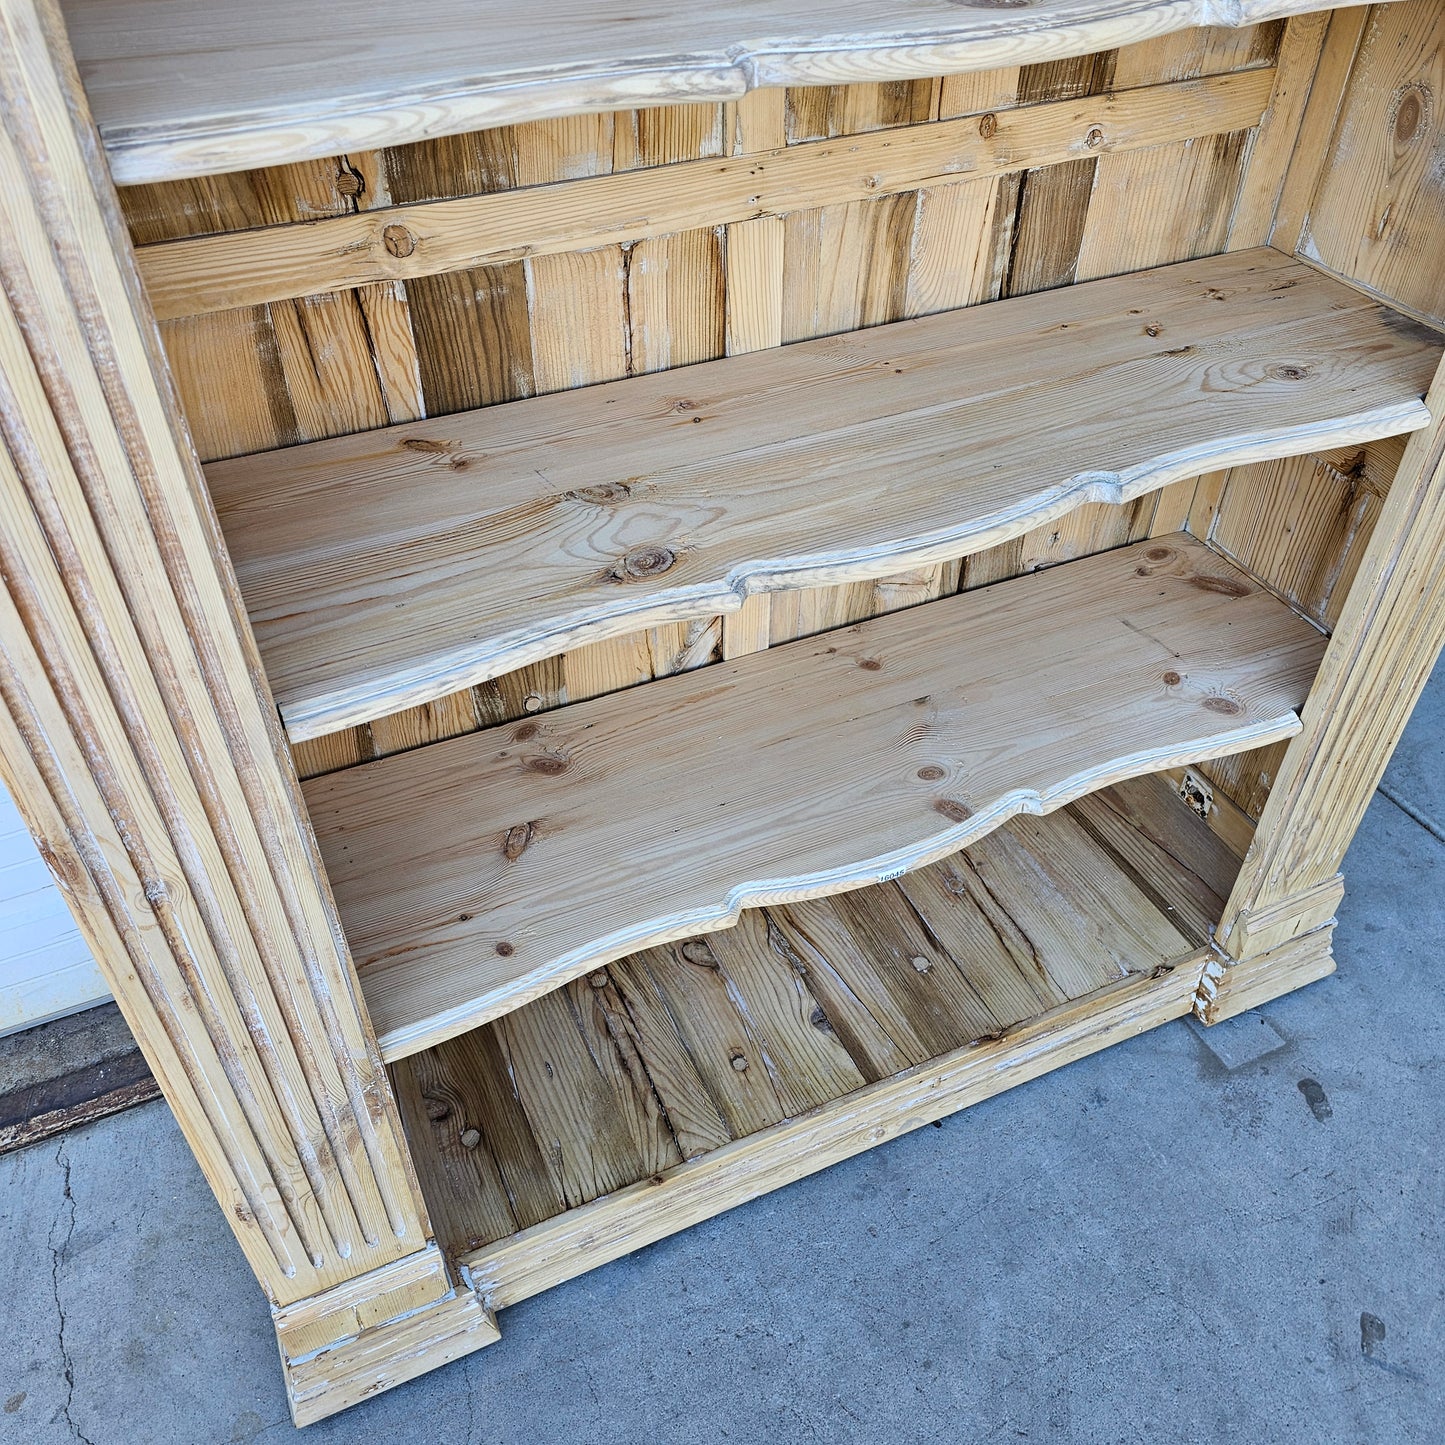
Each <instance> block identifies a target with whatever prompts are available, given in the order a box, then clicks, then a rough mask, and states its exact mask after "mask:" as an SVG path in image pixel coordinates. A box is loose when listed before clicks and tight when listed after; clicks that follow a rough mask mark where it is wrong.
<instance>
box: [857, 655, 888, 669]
mask: <svg viewBox="0 0 1445 1445" xmlns="http://www.w3.org/2000/svg"><path fill="white" fill-rule="evenodd" d="M858 666H859V667H861V668H862V669H863V671H864V672H882V671H883V659H882V658H881V657H860V658H859V659H858Z"/></svg>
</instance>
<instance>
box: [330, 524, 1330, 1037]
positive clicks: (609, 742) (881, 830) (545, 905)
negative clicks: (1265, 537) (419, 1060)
mask: <svg viewBox="0 0 1445 1445" xmlns="http://www.w3.org/2000/svg"><path fill="white" fill-rule="evenodd" d="M1322 645H1323V644H1322V639H1321V638H1320V636H1319V634H1318V633H1317V632H1316V631H1315V630H1314V629H1313V628H1311V627H1310V626H1309V625H1308V624H1306V623H1304V622H1302V621H1301V620H1299V619H1298V618H1296V617H1294V616H1293V614H1291V613H1289V612H1288V610H1287V609H1285V608H1284V607H1283V606H1282V605H1281V604H1280V603H1278V602H1277V601H1275V599H1273V598H1272V597H1270V596H1269V595H1268V594H1267V593H1265V592H1263V591H1262V590H1261V589H1258V588H1256V587H1255V586H1253V585H1252V584H1251V583H1249V582H1248V581H1247V580H1245V579H1244V578H1243V577H1242V575H1241V574H1240V573H1238V572H1237V571H1236V570H1235V569H1234V568H1232V567H1231V566H1230V565H1229V564H1228V563H1226V562H1223V561H1221V560H1220V559H1218V558H1217V557H1215V556H1214V554H1213V553H1211V552H1209V551H1208V550H1207V549H1206V548H1204V547H1202V546H1201V545H1200V544H1199V543H1197V542H1193V541H1191V540H1190V539H1188V538H1185V537H1176V538H1172V539H1168V540H1165V541H1160V542H1153V543H1146V544H1143V545H1141V546H1138V547H1134V548H1130V549H1124V550H1120V551H1116V552H1111V553H1107V554H1104V555H1102V556H1099V557H1095V558H1090V559H1088V560H1086V561H1084V562H1079V563H1075V564H1072V565H1071V566H1069V567H1066V568H1059V569H1054V570H1051V571H1048V572H1045V573H1041V574H1039V575H1037V576H1034V577H1030V578H1027V579H1019V580H1018V581H1016V582H1014V583H1011V584H1007V585H1001V586H999V587H995V588H990V589H988V590H987V591H980V592H975V593H969V594H965V595H963V596H959V597H955V598H950V599H946V600H944V601H941V602H936V603H933V604H930V605H929V606H927V607H922V608H915V609H912V610H910V611H907V612H902V613H896V614H893V615H892V616H890V617H887V618H880V619H875V620H874V621H871V622H869V623H865V624H862V625H860V626H858V627H855V628H851V629H849V630H847V631H845V632H838V633H832V634H825V635H823V636H822V637H819V638H815V639H811V640H809V641H806V642H802V643H798V644H794V645H792V646H789V647H784V648H773V649H771V650H769V651H768V652H766V653H761V654H758V655H755V656H752V657H745V658H742V659H740V660H738V661H736V662H731V663H723V664H720V665H719V666H717V667H715V668H711V669H706V670H704V671H702V672H698V673H692V674H686V675H681V676H677V677H673V678H668V679H664V680H662V681H659V682H656V683H653V684H652V685H651V686H649V687H648V688H647V689H644V690H643V691H642V692H640V693H638V692H632V693H621V694H614V695H613V696H611V697H607V698H599V699H594V700H593V701H591V702H589V703H582V704H578V705H576V706H573V707H570V708H567V709H563V710H559V711H557V712H554V713H548V714H544V715H541V716H539V717H537V718H535V719H531V720H529V721H528V722H526V723H523V724H520V725H518V726H510V727H506V728H502V729H497V730H494V731H492V732H488V733H481V734H476V735H473V736H472V737H470V738H461V739H455V740H453V741H452V742H450V743H445V744H439V745H437V746H435V747H432V748H427V749H424V750H421V751H418V752H415V753H408V754H403V755H400V756H398V757H394V758H388V759H384V760H381V761H380V762H377V763H372V764H367V765H364V766H363V767H360V768H356V769H352V770H350V771H348V772H345V773H338V774H332V775H330V776H328V777H325V778H320V779H316V780H313V781H312V782H311V783H309V784H308V785H307V800H308V802H309V804H310V808H311V813H312V818H313V820H314V821H315V824H316V826H317V828H318V831H319V833H320V836H321V840H322V849H323V852H324V854H325V856H326V860H327V869H328V873H329V876H330V879H331V882H332V886H333V887H334V889H335V890H336V895H337V899H338V902H339V904H340V907H341V911H342V916H343V919H344V920H345V924H346V928H347V933H348V937H349V938H350V940H351V944H352V947H353V949H354V951H355V954H356V957H357V960H358V967H359V971H360V976H361V981H362V987H363V990H364V991H365V993H366V996H367V1000H368V1003H369V1004H370V1007H371V1009H372V1013H373V1017H374V1018H375V1020H376V1022H377V1027H378V1030H379V1032H380V1034H381V1035H382V1047H383V1051H384V1052H385V1053H387V1055H388V1056H389V1057H391V1058H396V1057H400V1056H402V1055H404V1054H406V1053H411V1052H415V1051H416V1050H417V1049H418V1048H422V1047H425V1046H426V1045H427V1044H429V1043H434V1042H436V1041H437V1040H439V1039H442V1038H446V1037H449V1036H451V1035H453V1034H456V1033H459V1032H461V1031H463V1030H464V1029H466V1028H470V1027H473V1026H474V1025H475V1024H477V1023H479V1022H482V1021H483V1020H485V1019H487V1018H490V1017H495V1016H497V1015H499V1014H502V1013H505V1012H507V1011H508V1010H509V1009H513V1008H516V1007H517V1006H518V1005H520V1004H522V1003H524V1002H526V1001H527V1000H528V999H530V998H535V997H537V996H538V995H540V994H542V993H544V992H546V991H547V990H548V989H551V988H554V987H556V986H557V985H558V984H560V983H562V982H564V981H565V980H566V979H568V978H574V977H576V976H577V975H579V974H581V973H583V972H585V971H586V970H588V969H589V968H595V967H597V966H598V965H600V964H602V963H605V962H606V961H607V960H609V959H613V958H618V957H620V956H622V955H623V954H625V953H627V952H629V951H631V950H632V949H636V948H639V947H645V946H648V945H652V944H656V943H659V942H661V941H663V940H665V939H668V938H676V937H679V936H683V935H686V934H690V933H695V932H697V931H699V930H705V929H709V928H719V927H724V926H726V925H728V924H729V923H732V922H733V921H735V920H736V919H737V917H738V913H739V911H740V910H741V909H742V908H743V907H746V906H752V905H755V904H760V903H765V902H767V901H770V900H782V899H792V898H802V897H807V896H817V895H822V894H827V893H831V892H837V891H841V890H844V889H847V888H852V887H858V886H861V885H863V884H865V883H868V882H871V881H874V880H876V879H878V878H880V877H889V876H896V875H898V874H899V873H901V872H904V871H907V870H908V869H910V868H915V867H918V866H920V865H922V864H923V863H926V862H928V861H930V860H932V859H935V858H939V857H942V856H944V855H945V854H947V853H950V852H953V851H955V850H956V849H957V848H959V847H962V846H964V845H965V844H966V843H967V842H969V841H970V840H973V839H976V838H979V837H982V836H983V835H984V834H985V833H986V832H988V831H989V830H990V829H991V828H993V827H996V826H997V825H998V824H999V823H1001V822H1003V821H1004V820H1005V819H1007V818H1008V817H1011V816H1012V815H1014V814H1015V813H1018V812H1020V811H1028V812H1044V811H1048V810H1049V809H1051V808H1055V807H1058V806H1060V805H1061V804H1062V803H1064V802H1067V801H1068V800H1069V799H1071V798H1074V797H1078V796H1079V795H1081V794H1082V793H1085V792H1087V791H1089V790H1090V789H1092V788H1097V787H1100V786H1103V785H1104V784H1106V783H1109V782H1112V781H1116V780H1117V779H1119V778H1123V777H1128V776H1132V775H1134V774H1137V773H1143V772H1148V771H1151V770H1152V769H1155V768H1162V767H1166V766H1170V765H1171V764H1174V763H1177V762H1180V761H1183V760H1185V759H1189V758H1193V757H1200V756H1209V755H1215V754H1221V753H1227V752H1231V751H1235V750H1237V749H1238V748H1241V747H1247V746H1251V745H1253V744H1256V743H1258V742H1260V741H1263V740H1266V739H1270V738H1278V737H1284V736H1289V735H1290V734H1291V733H1293V732H1294V730H1295V729H1296V727H1297V726H1298V723H1297V720H1296V719H1295V717H1294V714H1293V711H1292V710H1293V708H1294V707H1296V706H1297V705H1298V702H1299V701H1300V700H1301V699H1302V697H1303V695H1304V692H1305V691H1306V689H1307V687H1308V684H1309V680H1310V678H1311V677H1312V676H1313V674H1314V668H1315V666H1316V664H1317V661H1318V658H1319V654H1320V651H1321V649H1322ZM1106 680H1107V681H1106ZM1021 718H1026V719H1028V723H1027V725H1026V726H1021V725H1020V721H1019V720H1020V719H1021ZM802 720H806V725H805V726H804V725H803V722H802ZM843 759H846V760H847V763H846V768H845V770H844V771H842V772H841V773H840V770H839V765H840V760H843ZM784 799H786V800H787V801H786V805H785V806H783V805H782V800H784ZM599 858H605V859H607V860H608V862H609V866H608V868H607V869H606V870H598V869H597V868H596V866H595V864H596V860H597V859H599ZM620 880H626V882H625V886H619V881H620ZM559 900H565V907H559Z"/></svg>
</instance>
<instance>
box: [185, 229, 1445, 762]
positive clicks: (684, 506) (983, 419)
mask: <svg viewBox="0 0 1445 1445" xmlns="http://www.w3.org/2000/svg"><path fill="white" fill-rule="evenodd" d="M1441 346H1442V341H1441V338H1440V337H1439V336H1437V335H1436V334H1434V333H1431V332H1427V331H1426V330H1425V329H1424V328H1422V327H1419V326H1416V325H1415V324H1414V323H1411V322H1408V321H1405V320H1404V319H1403V318H1401V317H1399V316H1398V315H1396V314H1395V313H1393V312H1391V311H1389V310H1388V309H1387V308H1385V307H1382V306H1380V305H1379V304H1378V303H1376V302H1373V301H1370V300H1369V299H1367V298H1365V297H1363V296H1362V295H1360V293H1358V292H1357V291H1355V290H1353V289H1352V288H1350V287H1347V286H1345V285H1342V284H1341V283H1339V282H1337V281H1334V280H1332V279H1330V278H1328V277H1326V276H1323V275H1321V274H1320V273H1319V272H1317V271H1315V270H1313V269H1312V268H1311V267H1309V266H1306V265H1304V264H1302V263H1301V262H1299V261H1296V260H1294V259H1293V258H1290V257H1286V256H1283V255H1281V254H1279V253H1278V252H1275V251H1270V250H1267V249H1262V250H1252V251H1246V252H1240V253H1236V254H1234V255H1226V256H1216V257H1212V258H1209V259H1207V260H1201V261H1191V262H1186V263H1183V264H1181V265H1176V266H1167V267H1161V268H1158V269H1156V270H1152V271H1145V272H1139V273H1135V274H1133V275H1128V276H1121V277H1118V278H1115V279H1111V280H1103V281H1094V282H1090V283H1087V284H1084V285H1079V286H1074V287H1070V288H1067V289H1064V290H1061V291H1052V292H1048V293H1045V294H1042V295H1037V296H1029V297H1022V298H1019V299H1015V300H1010V301H1005V302H1000V303H997V304H994V305H990V306H983V307H978V308H974V309H971V310H966V311H958V312H949V313H944V314H941V315H937V316H931V317H927V318H924V319H920V320H915V321H906V322H901V323H898V324H895V325H890V326H881V327H878V328H876V329H873V330H869V331H862V332H853V333H849V334H846V335H842V336H835V337H830V338H826V339H823V340H819V341H812V342H806V343H802V344H799V345H796V346H789V347H783V348H780V349H775V350H772V351H765V352H759V353H755V354H752V355H748V356H740V357H734V358H730V359H727V360H723V361H717V362H709V363H707V364H704V365H700V366H694V367H690V368H687V369H686V370H683V371H671V372H665V373H659V374H656V375H651V376H644V377H636V378H631V379H628V380H626V381H622V382H616V383H612V384H609V385H604V386H596V387H590V388H585V389H583V390H580V391H573V392H564V393H559V394H557V395H553V396H548V397H542V398H536V399H532V400H529V401H524V402H517V403H513V404H510V405H506V406H500V407H493V408H489V409H486V410H483V411H478V412H472V413H468V414H467V415H464V416H451V417H446V418H442V419H439V420H432V421H428V422H418V423H415V424H411V425H406V426H400V427H392V428H388V429H385V430H381V431H375V432H369V433H365V434H362V435H358V436H350V437H342V438H337V439H335V440H332V441H325V442H318V443H314V444H311V445H307V446H301V447H295V448H291V449H289V450H285V451H279V452H270V453H265V454H261V455H258V456H253V457H247V458H241V459H238V460H234V461H229V462H223V463H218V464H214V465H212V466H211V467H209V468H208V469H207V476H208V479H209V481H210V485H211V488H212V493H213V495H214V497H215V500H216V504H217V507H218V509H219V512H220V516H221V521H222V526H223V528H224V531H225V533H226V538H227V541H228V544H229V546H230V550H231V554H232V557H233V558H234V560H235V563H236V567H237V571H238V575H239V577H240V581H241V586H242V590H243V592H244V594H245V597H246V600H247V605H248V607H249V609H250V612H251V617H252V621H253V623H254V625H255V628H256V633H257V638H258V640H259V642H260V646H261V650H262V655H263V657H264V660H265V663H266V670H267V673H268V676H269V677H270V680H271V684H272V687H273V689H274V690H275V693H276V696H277V700H278V702H279V705H280V708H281V712H282V716H283V718H284V720H285V723H286V726H287V730H288V732H289V733H290V735H291V737H292V738H293V739H296V740H299V739H303V738H309V737H314V736H317V735H319V734H322V733H325V732H330V731H333V730H335V729H337V728H340V727H343V726H346V725H349V724H352V723H357V722H363V721H366V720H368V719H371V718H375V717H378V716H383V715H385V714H387V713H390V712H393V711H396V710H399V709H401V708H403V707H406V706H411V705H415V704H418V703H422V702H426V701H428V700H430V699H432V698H435V697H438V696H442V695H445V694H446V693H448V692H451V691H454V690H456V689H457V688H460V687H464V686H467V685H470V684H473V683H476V682H480V681H482V680H484V679H486V678H488V677H494V676H497V675H499V674H501V673H503V672H506V671H508V670H510V669H512V668H515V667H518V666H520V665H521V664H523V663H526V662H530V661H534V660H536V659H538V658H541V657H544V656H548V655H551V654H554V653H556V652H558V651H561V650H564V649H566V648H569V647H573V646H576V645H577V644H579V643H582V642H585V641H589V640H596V639H599V638H603V637H608V636H614V635H617V634H620V633H623V632H627V631H632V630H636V629H638V628H641V627H644V626H650V625H654V624H656V623H659V622H662V621H665V620H669V619H679V618H686V617H697V616H709V615H714V614H717V613H720V612H726V611H729V610H732V609H735V608H737V607H738V606H740V605H741V603H742V600H743V598H744V597H745V596H747V595H748V594H749V593H750V592H756V591H768V590H775V589H779V588H790V587H801V586H807V585H813V584H818V583H826V582H840V581H848V580H855V579H860V578H868V577H878V576H882V575H886V574H887V573H888V572H890V571H895V570H897V569H899V568H902V567H906V566H914V565H920V564H923V563H926V562H930V561H939V560H943V559H945V558H950V557H956V556H959V555H960V554H962V553H964V552H968V551H973V550H977V549H980V548H983V547H986V546H990V545H992V544H994V543H996V542H999V541H1002V540H1004V539H1005V538H1007V537H1012V536H1017V535H1019V534H1020V533H1022V532H1024V531H1025V530H1027V529H1028V528H1030V527H1034V526H1037V525H1039V524H1041V523H1043V522H1045V521H1047V520H1049V519H1051V518H1055V517H1058V516H1061V515H1062V514H1064V513H1065V512H1067V511H1069V510H1071V509H1072V508H1074V507H1077V506H1078V505H1080V504H1081V503H1083V502H1086V501H1111V502H1125V501H1129V500H1131V499H1132V498H1135V497H1137V496H1139V495H1141V494H1142V493H1144V492H1146V491H1149V490H1150V489H1152V488H1156V487H1159V486H1161V485H1163V484H1165V483H1166V482H1170V481H1173V480H1176V479H1178V478H1181V477H1186V476H1191V475H1194V474H1196V473H1198V472H1202V471H1206V470H1209V469H1211V468H1216V467H1223V466H1228V465H1233V464H1237V463H1242V462H1246V461H1253V460H1263V459H1267V458H1274V457H1280V456H1287V455H1291V454H1295V453H1299V452H1303V451H1307V450H1310V449H1317V448H1321V447H1327V446H1336V445H1344V444H1347V443H1354V442H1360V441H1365V440H1369V439H1372V438H1376V437H1381V436H1388V435H1393V434H1398V433H1400V432H1403V431H1408V430H1412V429H1415V428H1418V427H1420V426H1423V425H1425V423H1426V422H1427V420H1428V413H1427V412H1426V410H1425V407H1424V406H1423V404H1422V403H1421V400H1420V398H1421V395H1422V393H1423V391H1424V389H1425V387H1426V386H1427V385H1428V383H1429V380H1430V376H1431V374H1432V371H1433V369H1434V366H1435V363H1436V361H1437V360H1438V359H1439V355H1440V351H1441ZM1111 397H1113V398H1120V397H1127V398H1128V402H1127V407H1121V406H1119V405H1109V404H1107V399H1108V398H1111Z"/></svg>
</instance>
